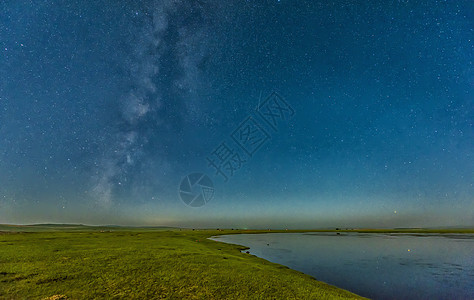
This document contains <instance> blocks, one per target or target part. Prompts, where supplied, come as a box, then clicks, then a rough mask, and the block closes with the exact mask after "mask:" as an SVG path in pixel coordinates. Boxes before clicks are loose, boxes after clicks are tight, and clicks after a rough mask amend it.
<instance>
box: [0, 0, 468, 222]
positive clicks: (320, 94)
mask: <svg viewBox="0 0 474 300" xmlns="http://www.w3.org/2000/svg"><path fill="white" fill-rule="evenodd" d="M356 3H357V4H356ZM473 20H474V5H473V3H472V1H409V0H404V1H402V0H399V1H365V2H364V1H298V0H280V1H277V0H275V1H263V0H262V1H257V0H253V1H250V0H247V1H244V0H238V1H237V0H229V1H220V0H200V1H184V0H182V1H181V0H162V1H125V0H124V1H105V0H98V1H59V0H53V1H26V0H3V1H1V3H0V223H16V224H25V223H85V224H120V225H169V226H193V227H194V226H195V227H229V228H230V227H233V228H250V227H255V228H317V227H329V226H336V227H365V226H373V227H412V226H474V95H473V94H474V69H473V54H474V51H473V50H474V46H473V45H474V43H473V42H474V34H473V27H474V22H473ZM267 121H269V122H267ZM247 129H248V131H247V136H246V135H245V130H247ZM250 136H251V137H250ZM245 137H247V139H245V140H244V139H243V138H245ZM239 141H240V144H239ZM242 145H243V146H242ZM247 146H248V147H247ZM246 147H247V148H246ZM224 150H229V151H227V152H226V151H224ZM223 156H225V158H226V159H227V163H229V161H230V162H233V163H237V162H239V161H240V163H239V164H238V166H237V168H234V169H232V170H231V169H230V168H226V163H222V164H221V165H217V167H218V168H214V167H213V165H212V164H211V163H210V162H211V161H212V162H214V164H215V165H216V164H218V163H219V159H224V157H223ZM223 161H224V160H222V161H221V162H223ZM227 166H229V165H227ZM234 167H235V164H234ZM218 170H220V171H218ZM231 171H232V172H231ZM191 173H198V174H204V178H206V179H209V180H210V181H211V182H212V186H213V187H214V190H213V191H212V189H205V192H206V193H207V194H206V195H208V198H207V199H206V201H208V202H207V203H206V204H204V205H201V206H199V205H194V206H199V207H194V206H193V205H187V202H186V200H182V195H183V194H182V193H181V192H180V191H182V190H183V186H182V185H181V182H182V180H187V178H188V177H186V176H187V175H188V174H191ZM224 175H226V176H224ZM206 176H207V177H206ZM191 177H192V176H190V177H189V178H191ZM191 181H192V180H191ZM206 186H207V187H210V186H209V185H206ZM201 191H204V189H202V188H201V185H195V186H193V187H192V190H191V194H193V193H194V194H195V195H199V194H200V193H201ZM188 192H189V191H188ZM209 193H211V194H209ZM194 194H193V195H194ZM209 195H210V196H209ZM196 203H197V202H195V204H196Z"/></svg>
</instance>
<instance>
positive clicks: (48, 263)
mask: <svg viewBox="0 0 474 300" xmlns="http://www.w3.org/2000/svg"><path fill="white" fill-rule="evenodd" d="M0 231H3V233H2V234H0V299H46V298H48V297H52V296H54V295H56V297H55V298H50V299H66V298H61V297H60V296H58V295H64V296H65V297H67V299H97V298H100V299H103V298H106V299H156V298H168V299H343V298H345V299H360V298H361V297H359V296H357V295H355V294H352V293H349V292H347V291H345V290H342V289H339V288H336V287H334V286H331V285H328V284H325V283H322V282H319V281H317V280H315V279H314V278H313V277H310V276H308V275H305V274H302V273H300V272H297V271H294V270H291V269H288V268H287V267H284V266H281V265H278V264H274V263H271V262H268V261H266V260H263V259H260V258H258V257H255V256H252V255H249V254H245V253H241V252H240V251H241V250H243V249H245V248H243V247H242V246H238V245H230V244H224V243H219V242H215V241H211V240H208V239H207V238H208V237H210V236H213V235H217V234H230V233H240V232H242V231H238V230H228V231H217V230H180V229H167V228H141V229H139V228H113V227H94V228H89V227H84V226H80V225H68V226H54V225H42V226H36V227H35V226H26V227H25V226H23V227H18V226H2V227H0ZM251 232H252V233H257V232H258V231H251ZM245 233H250V232H249V231H245Z"/></svg>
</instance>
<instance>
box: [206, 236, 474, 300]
mask: <svg viewBox="0 0 474 300" xmlns="http://www.w3.org/2000/svg"><path fill="white" fill-rule="evenodd" d="M213 239H214V240H217V241H222V242H226V243H233V244H239V245H244V246H247V247H250V250H248V251H250V253H251V254H254V255H256V256H259V257H262V258H265V259H267V260H269V261H272V262H276V263H279V264H282V265H286V266H288V267H290V268H292V269H295V270H298V271H301V272H304V273H306V274H309V275H312V276H314V277H315V278H317V279H318V280H321V281H324V282H327V283H330V284H333V285H336V286H338V287H341V288H344V289H347V290H350V291H352V292H354V293H357V294H359V295H362V296H365V297H369V298H373V299H474V235H467V234H445V235H439V234H429V235H410V234H357V233H341V234H340V235H337V234H336V233H268V234H236V235H227V236H219V237H214V238H213Z"/></svg>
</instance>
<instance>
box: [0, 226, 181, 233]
mask: <svg viewBox="0 0 474 300" xmlns="http://www.w3.org/2000/svg"><path fill="white" fill-rule="evenodd" d="M166 229H175V228H173V227H167V226H141V227H138V226H137V227H136V226H119V225H97V226H95V225H83V224H29V225H10V224H0V232H2V231H3V232H41V231H117V230H130V231H136V230H142V231H143V230H150V231H153V230H166Z"/></svg>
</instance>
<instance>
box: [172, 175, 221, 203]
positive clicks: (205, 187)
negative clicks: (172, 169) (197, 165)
mask: <svg viewBox="0 0 474 300" xmlns="http://www.w3.org/2000/svg"><path fill="white" fill-rule="evenodd" d="M179 197H180V198H181V200H182V201H183V202H184V203H185V204H186V205H189V206H192V207H200V206H203V205H204V204H206V203H207V202H209V201H211V200H212V197H214V184H213V183H212V180H211V179H210V178H209V176H207V175H206V174H203V173H191V174H189V175H188V176H186V177H184V178H183V180H181V184H180V186H179Z"/></svg>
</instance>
